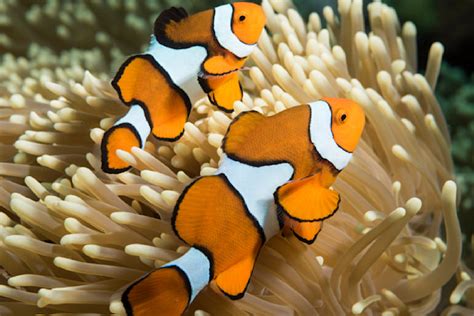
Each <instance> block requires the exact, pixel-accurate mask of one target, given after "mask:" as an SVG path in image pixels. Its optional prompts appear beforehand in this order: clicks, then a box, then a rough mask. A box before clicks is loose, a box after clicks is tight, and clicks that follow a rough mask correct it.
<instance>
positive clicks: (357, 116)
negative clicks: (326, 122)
mask: <svg viewBox="0 0 474 316" xmlns="http://www.w3.org/2000/svg"><path fill="white" fill-rule="evenodd" d="M322 100H324V101H326V102H327V103H328V104H329V106H330V107H331V112H332V133H333V135H334V140H335V141H336V143H337V144H338V145H339V146H341V147H342V148H343V149H345V150H346V151H348V152H353V151H354V150H355V148H356V146H357V144H358V143H359V139H360V137H361V135H362V131H363V130H364V126H365V113H364V110H363V108H362V107H361V106H360V105H359V104H357V103H356V102H354V101H352V100H349V99H338V98H323V99H322Z"/></svg>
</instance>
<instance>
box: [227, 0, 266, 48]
mask: <svg viewBox="0 0 474 316" xmlns="http://www.w3.org/2000/svg"><path fill="white" fill-rule="evenodd" d="M232 6H233V7H234V14H233V17H232V31H233V32H234V34H235V35H236V36H237V37H238V38H239V39H240V40H241V41H242V42H244V43H246V44H255V43H256V42H257V41H258V38H259V37H260V33H262V29H263V27H264V26H265V23H266V18H265V14H264V13H263V9H262V7H261V6H259V5H257V4H254V3H250V2H235V3H233V4H232Z"/></svg>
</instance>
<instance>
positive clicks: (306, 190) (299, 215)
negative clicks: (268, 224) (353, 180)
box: [275, 176, 340, 222]
mask: <svg viewBox="0 0 474 316" xmlns="http://www.w3.org/2000/svg"><path fill="white" fill-rule="evenodd" d="M275 200H276V203H277V205H278V206H279V207H281V209H282V210H283V211H284V212H285V214H286V215H288V216H289V217H290V218H292V219H294V220H296V221H300V222H313V221H321V220H323V219H326V218H328V217H330V216H332V215H333V214H334V212H336V210H337V209H338V207H339V202H340V197H339V194H338V193H337V192H336V191H333V190H330V189H326V188H324V187H322V186H320V185H319V184H318V182H317V179H316V178H315V176H311V177H308V178H304V179H301V180H294V181H291V182H288V183H286V184H284V185H282V186H281V187H279V188H278V189H277V191H276V192H275Z"/></svg>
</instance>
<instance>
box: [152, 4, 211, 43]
mask: <svg viewBox="0 0 474 316" xmlns="http://www.w3.org/2000/svg"><path fill="white" fill-rule="evenodd" d="M163 14H166V11H164V12H163ZM213 14H214V13H213V10H206V11H202V12H199V13H196V14H193V15H190V16H188V17H186V18H184V19H181V20H179V21H177V22H176V21H169V22H167V23H166V24H165V25H161V26H160V25H157V24H159V23H162V22H161V19H160V17H158V19H157V20H156V22H155V36H156V38H157V40H158V41H160V42H162V41H163V39H164V40H165V42H166V41H171V42H174V43H179V44H180V45H185V46H189V47H190V46H193V45H197V44H205V43H210V42H212V41H213V35H212V33H211V31H210V30H211V29H212V17H213ZM157 26H159V27H157ZM157 31H158V32H157ZM216 45H217V44H216Z"/></svg>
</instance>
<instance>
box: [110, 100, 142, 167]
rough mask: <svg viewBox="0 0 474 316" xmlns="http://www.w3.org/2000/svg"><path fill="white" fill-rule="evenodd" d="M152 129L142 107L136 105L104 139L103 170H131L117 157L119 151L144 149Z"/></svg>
mask: <svg viewBox="0 0 474 316" xmlns="http://www.w3.org/2000/svg"><path fill="white" fill-rule="evenodd" d="M150 131H151V128H150V125H149V123H148V120H147V118H146V114H145V111H144V110H143V109H142V107H141V106H139V105H137V104H134V105H132V106H131V107H130V110H129V111H128V112H127V114H126V115H125V116H124V117H122V118H121V119H120V120H118V121H117V122H116V123H115V124H114V126H112V127H111V128H110V129H109V130H108V131H107V132H105V134H104V137H103V138H102V144H101V151H102V170H104V171H105V172H107V173H121V172H124V171H126V170H128V169H129V168H130V165H128V164H127V163H126V162H124V161H123V160H121V159H120V158H119V157H118V156H117V153H116V152H117V150H118V149H121V150H124V151H127V152H130V151H131V149H132V147H140V148H143V147H144V146H145V142H146V139H147V138H148V135H149V134H150Z"/></svg>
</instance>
